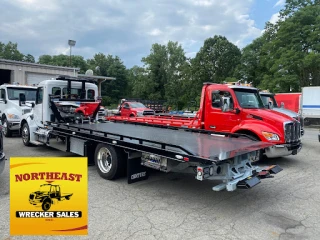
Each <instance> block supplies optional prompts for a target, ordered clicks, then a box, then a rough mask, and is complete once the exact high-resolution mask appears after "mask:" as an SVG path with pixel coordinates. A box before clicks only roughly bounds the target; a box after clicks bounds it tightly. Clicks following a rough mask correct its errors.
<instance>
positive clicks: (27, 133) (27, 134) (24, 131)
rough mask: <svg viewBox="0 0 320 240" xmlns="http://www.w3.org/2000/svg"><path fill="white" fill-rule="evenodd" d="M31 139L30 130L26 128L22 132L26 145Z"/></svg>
mask: <svg viewBox="0 0 320 240" xmlns="http://www.w3.org/2000/svg"><path fill="white" fill-rule="evenodd" d="M28 139H29V130H28V128H27V127H24V128H23V130H22V140H23V142H24V143H26V142H27V141H28Z"/></svg>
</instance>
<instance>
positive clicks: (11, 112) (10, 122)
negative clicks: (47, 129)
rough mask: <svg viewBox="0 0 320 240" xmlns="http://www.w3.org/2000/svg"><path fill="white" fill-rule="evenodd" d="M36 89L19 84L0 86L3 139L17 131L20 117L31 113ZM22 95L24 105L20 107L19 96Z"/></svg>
mask: <svg viewBox="0 0 320 240" xmlns="http://www.w3.org/2000/svg"><path fill="white" fill-rule="evenodd" d="M36 91H37V87H35V86H26V85H19V84H3V85H1V86H0V117H1V122H2V127H3V134H4V136H5V137H11V135H12V132H18V131H19V124H20V121H21V116H22V115H23V114H26V113H28V112H30V111H31V104H32V103H34V102H35V100H36ZM20 93H23V94H24V95H25V97H26V99H25V100H26V104H24V105H21V103H20V102H19V95H20Z"/></svg>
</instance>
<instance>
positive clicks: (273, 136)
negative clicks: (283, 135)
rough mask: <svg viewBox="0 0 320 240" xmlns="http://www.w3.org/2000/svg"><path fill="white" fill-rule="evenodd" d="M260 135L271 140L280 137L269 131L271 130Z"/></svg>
mask: <svg viewBox="0 0 320 240" xmlns="http://www.w3.org/2000/svg"><path fill="white" fill-rule="evenodd" d="M262 135H263V136H264V137H265V138H266V139H267V140H273V141H279V140H280V138H279V136H278V135H277V134H275V133H271V132H262Z"/></svg>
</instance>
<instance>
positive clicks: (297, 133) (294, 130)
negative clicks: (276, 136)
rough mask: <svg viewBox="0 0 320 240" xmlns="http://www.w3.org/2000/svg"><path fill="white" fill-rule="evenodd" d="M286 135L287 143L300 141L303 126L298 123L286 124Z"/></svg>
mask: <svg viewBox="0 0 320 240" xmlns="http://www.w3.org/2000/svg"><path fill="white" fill-rule="evenodd" d="M284 133H285V139H286V142H287V143H291V142H296V141H298V140H299V139H300V137H301V124H300V123H299V122H298V121H292V122H286V123H285V125H284Z"/></svg>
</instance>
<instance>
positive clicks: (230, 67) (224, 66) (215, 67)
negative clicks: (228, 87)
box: [193, 36, 241, 88]
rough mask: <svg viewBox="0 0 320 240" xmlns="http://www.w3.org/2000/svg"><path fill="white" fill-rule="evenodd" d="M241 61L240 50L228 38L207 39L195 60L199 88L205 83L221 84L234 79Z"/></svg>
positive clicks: (194, 66) (215, 37)
mask: <svg viewBox="0 0 320 240" xmlns="http://www.w3.org/2000/svg"><path fill="white" fill-rule="evenodd" d="M240 59H241V51H240V49H239V48H238V47H237V46H235V45H234V44H232V43H231V42H229V41H228V40H227V38H225V37H223V36H214V37H213V38H208V39H206V40H205V42H204V45H203V47H201V49H200V51H199V52H198V53H197V55H196V57H195V58H194V60H193V69H194V71H195V73H194V74H195V75H196V78H197V79H198V83H197V87H198V88H199V87H201V86H202V83H203V82H216V83H221V82H223V81H224V80H225V79H226V78H227V77H233V76H234V74H235V70H236V67H237V66H238V64H240Z"/></svg>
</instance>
